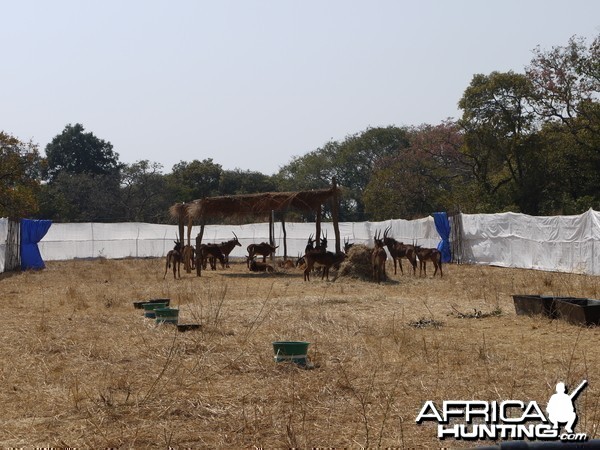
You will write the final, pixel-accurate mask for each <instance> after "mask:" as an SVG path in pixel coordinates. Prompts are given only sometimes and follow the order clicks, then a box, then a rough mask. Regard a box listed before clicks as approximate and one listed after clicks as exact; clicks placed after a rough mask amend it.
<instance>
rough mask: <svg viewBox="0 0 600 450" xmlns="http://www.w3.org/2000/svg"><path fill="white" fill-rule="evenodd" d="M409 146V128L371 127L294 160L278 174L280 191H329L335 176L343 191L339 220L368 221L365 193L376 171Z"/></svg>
mask: <svg viewBox="0 0 600 450" xmlns="http://www.w3.org/2000/svg"><path fill="white" fill-rule="evenodd" d="M407 146H408V134H407V129H404V128H398V127H394V126H389V127H385V128H382V127H379V128H368V129H367V130H365V131H363V132H361V133H357V134H354V135H350V136H347V137H346V139H345V140H344V141H343V142H341V143H340V142H336V141H331V142H328V143H327V144H326V145H324V146H323V147H322V148H319V149H317V150H315V151H313V152H310V153H308V154H306V155H304V156H302V157H297V158H294V159H293V160H292V161H291V162H290V163H289V164H287V165H286V166H284V167H282V168H281V170H280V171H279V173H278V174H277V177H276V178H277V180H278V186H279V188H280V189H279V190H282V191H295V190H304V189H318V188H326V187H329V186H331V182H332V178H333V177H334V176H335V177H336V179H337V183H338V185H339V186H340V187H341V188H342V191H343V197H342V199H341V201H340V211H339V218H340V220H342V221H353V220H365V219H366V218H367V216H366V215H365V204H364V199H363V194H364V191H365V189H366V187H367V185H368V184H369V181H370V180H371V176H372V174H373V170H374V169H375V167H376V166H377V164H378V162H380V161H383V160H385V158H387V157H390V156H394V155H396V154H397V153H398V152H399V151H400V150H401V149H403V148H406V147H407ZM326 214H328V211H327V210H326Z"/></svg>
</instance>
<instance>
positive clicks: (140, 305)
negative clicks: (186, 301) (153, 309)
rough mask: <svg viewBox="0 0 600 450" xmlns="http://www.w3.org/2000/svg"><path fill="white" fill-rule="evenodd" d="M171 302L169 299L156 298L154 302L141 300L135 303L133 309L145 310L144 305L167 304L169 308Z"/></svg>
mask: <svg viewBox="0 0 600 450" xmlns="http://www.w3.org/2000/svg"><path fill="white" fill-rule="evenodd" d="M170 302H171V299H168V298H155V299H152V300H140V301H137V302H133V307H134V308H135V309H144V303H165V304H166V305H167V306H169V303H170Z"/></svg>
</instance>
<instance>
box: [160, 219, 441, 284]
mask: <svg viewBox="0 0 600 450" xmlns="http://www.w3.org/2000/svg"><path fill="white" fill-rule="evenodd" d="M390 231H391V227H388V228H386V229H385V230H384V231H383V236H381V231H380V230H379V231H376V232H375V236H374V238H373V243H374V247H373V248H372V250H371V251H370V261H369V264H370V267H371V272H372V275H371V276H372V280H373V281H375V282H377V283H381V281H386V280H387V274H386V271H385V266H386V262H387V258H388V253H389V255H390V256H391V259H392V261H393V263H394V275H396V274H397V266H398V265H399V266H400V273H401V274H404V270H403V268H402V259H403V258H406V259H407V260H408V262H409V263H410V265H411V266H412V269H413V270H412V272H413V276H416V272H417V261H418V262H419V277H421V276H424V277H427V261H430V262H431V263H432V264H433V267H434V272H433V277H435V276H436V274H437V273H438V271H439V273H440V278H442V277H443V272H442V255H441V253H440V251H439V250H437V249H435V248H424V247H421V246H420V245H416V243H413V244H412V245H410V244H404V243H403V242H399V241H397V240H395V239H394V238H393V237H392V236H390V235H389V233H390ZM233 236H234V239H230V240H228V241H225V242H221V243H220V244H201V245H200V247H199V248H197V249H195V248H194V247H193V246H192V245H182V243H181V242H180V241H175V246H174V247H173V249H172V250H170V251H169V252H168V253H167V260H166V264H165V274H164V276H163V279H165V278H166V276H167V272H168V270H169V269H170V268H171V267H172V268H173V278H174V279H177V277H179V278H181V273H180V266H181V264H183V265H184V269H185V270H186V272H187V273H190V272H191V271H192V269H194V268H196V267H198V266H201V267H202V268H203V269H206V268H207V266H208V265H210V268H211V269H212V270H217V260H218V261H219V262H220V263H221V268H222V269H226V268H229V267H230V266H229V255H230V253H231V252H232V251H233V249H234V248H235V247H236V246H237V247H241V245H242V244H241V243H240V241H239V239H238V237H237V236H236V234H235V233H233ZM352 246H353V244H352V243H350V240H349V238H345V239H344V251H341V252H336V253H333V252H331V251H328V250H327V234H324V235H322V236H321V237H320V238H319V240H318V242H317V240H316V239H314V236H313V235H312V234H311V235H310V236H309V237H308V242H307V245H306V247H305V249H304V254H300V255H298V259H297V260H296V262H295V263H294V262H293V261H292V260H289V259H285V260H284V261H282V262H281V263H279V267H280V268H282V269H286V270H288V269H293V268H295V267H302V270H303V274H304V281H310V274H311V272H313V271H314V270H315V269H316V267H320V268H321V280H323V279H327V281H329V271H330V269H331V268H332V267H334V268H336V269H338V268H339V267H340V265H341V263H342V262H343V261H344V260H345V259H346V257H347V255H348V252H349V251H350V250H351V248H352ZM277 248H278V246H274V245H271V244H269V243H267V242H261V243H259V244H250V245H248V247H247V248H246V250H247V251H248V256H246V265H247V267H248V270H250V271H251V272H268V273H272V272H275V268H274V267H273V266H272V265H270V264H268V263H267V257H268V256H272V255H273V254H274V253H275V251H276V250H277ZM386 248H387V252H386ZM259 255H260V256H262V261H256V257H257V256H259Z"/></svg>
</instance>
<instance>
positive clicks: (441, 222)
mask: <svg viewBox="0 0 600 450" xmlns="http://www.w3.org/2000/svg"><path fill="white" fill-rule="evenodd" d="M433 222H434V223H435V229H436V230H437V232H438V234H439V235H440V237H441V238H442V240H441V241H440V243H439V244H438V246H437V249H438V250H439V251H440V253H441V254H442V262H443V263H448V262H450V261H452V254H451V253H450V222H449V221H448V216H447V215H446V213H445V212H436V213H433Z"/></svg>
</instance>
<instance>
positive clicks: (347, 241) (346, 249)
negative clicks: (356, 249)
mask: <svg viewBox="0 0 600 450" xmlns="http://www.w3.org/2000/svg"><path fill="white" fill-rule="evenodd" d="M353 245H354V244H351V243H350V238H347V239H346V238H344V253H346V254H348V252H349V251H350V249H351V248H352V246H353Z"/></svg>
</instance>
